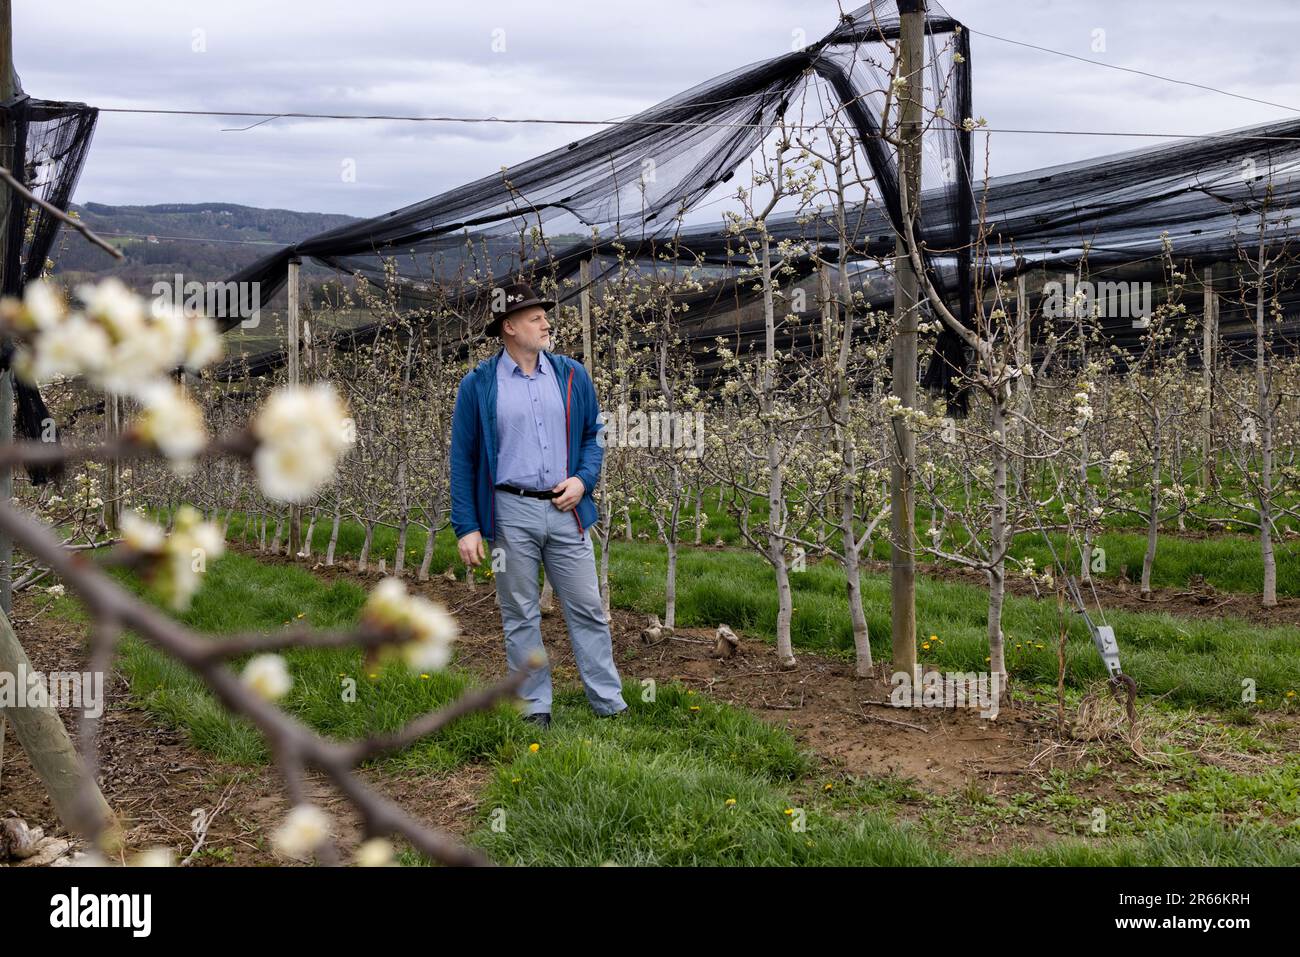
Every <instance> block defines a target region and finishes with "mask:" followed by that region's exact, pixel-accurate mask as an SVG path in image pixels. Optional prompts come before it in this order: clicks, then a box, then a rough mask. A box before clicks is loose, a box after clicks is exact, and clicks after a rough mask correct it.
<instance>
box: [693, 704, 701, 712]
mask: <svg viewBox="0 0 1300 957" xmlns="http://www.w3.org/2000/svg"><path fill="white" fill-rule="evenodd" d="M691 710H692V711H699V710H700V706H699V705H698V704H693V705H691Z"/></svg>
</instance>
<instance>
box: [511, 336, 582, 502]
mask: <svg viewBox="0 0 1300 957" xmlns="http://www.w3.org/2000/svg"><path fill="white" fill-rule="evenodd" d="M561 389H562V385H561V383H559V382H558V381H556V376H555V370H554V369H553V368H551V366H550V363H549V362H548V361H547V359H546V357H545V356H544V355H540V354H539V355H538V357H537V368H536V369H535V370H534V371H533V374H532V375H524V372H523V370H522V369H520V368H519V364H518V363H517V362H515V360H514V359H513V358H511V356H510V353H509V352H507V351H506V350H504V349H503V350H502V351H501V358H500V360H499V361H498V362H497V468H496V480H497V483H498V484H502V483H504V484H507V485H515V486H517V487H519V488H526V489H531V490H540V489H552V488H555V486H557V485H559V484H560V483H561V482H562V481H564V480H565V479H566V478H568V477H569V469H568V462H567V461H566V453H567V444H568V443H567V437H566V434H565V427H564V396H563V395H562V394H561Z"/></svg>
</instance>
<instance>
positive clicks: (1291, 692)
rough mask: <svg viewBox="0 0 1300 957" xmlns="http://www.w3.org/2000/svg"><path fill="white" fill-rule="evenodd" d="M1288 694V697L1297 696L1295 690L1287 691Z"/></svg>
mask: <svg viewBox="0 0 1300 957" xmlns="http://www.w3.org/2000/svg"><path fill="white" fill-rule="evenodd" d="M1286 696H1287V697H1288V698H1294V697H1295V692H1294V691H1288V692H1287V693H1286Z"/></svg>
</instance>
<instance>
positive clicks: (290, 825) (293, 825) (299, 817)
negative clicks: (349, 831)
mask: <svg viewBox="0 0 1300 957" xmlns="http://www.w3.org/2000/svg"><path fill="white" fill-rule="evenodd" d="M329 835H330V819H329V816H328V815H327V814H326V813H325V812H324V811H322V810H321V809H320V808H318V807H316V806H315V805H314V804H299V805H298V806H297V807H295V808H293V810H291V811H290V812H289V813H288V814H287V815H285V818H284V822H283V823H282V824H281V825H280V826H279V827H278V828H276V829H275V832H274V833H273V834H272V835H271V843H272V845H273V846H274V847H275V849H276V850H277V851H278V852H279V853H281V854H284V855H286V856H287V857H295V858H305V857H307V856H308V855H310V854H311V853H312V852H313V851H315V850H316V848H318V847H320V846H321V844H323V843H324V842H325V840H326V839H327V838H328V837H329Z"/></svg>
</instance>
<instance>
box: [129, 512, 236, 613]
mask: <svg viewBox="0 0 1300 957" xmlns="http://www.w3.org/2000/svg"><path fill="white" fill-rule="evenodd" d="M121 529H122V543H123V544H124V545H125V546H126V547H127V548H129V549H131V550H132V551H134V552H137V553H139V554H140V555H143V556H146V557H147V558H149V559H152V562H151V563H150V567H149V570H148V573H149V574H150V575H151V576H152V581H153V584H154V586H155V587H156V588H157V589H158V591H159V593H160V594H161V595H162V597H163V598H165V599H166V600H167V601H168V603H169V604H170V605H171V607H172V608H174V609H175V610H177V611H184V610H185V609H186V608H188V607H189V605H190V599H191V598H193V597H194V593H195V592H196V591H198V590H199V586H200V585H201V584H202V577H203V573H204V572H206V571H207V568H208V562H209V561H215V560H216V559H218V558H220V557H221V556H222V555H223V554H224V553H225V550H226V542H225V538H224V536H223V535H222V533H221V529H220V528H219V527H218V526H217V525H215V524H214V523H212V522H205V521H203V516H202V515H200V514H199V512H198V510H197V509H195V508H193V507H191V506H189V505H182V506H181V507H180V508H179V509H178V510H177V512H176V521H175V523H174V527H173V529H172V534H171V535H170V536H167V535H165V534H164V532H163V530H162V529H161V528H159V527H158V526H157V525H155V524H154V523H153V522H151V521H149V520H148V519H146V518H143V517H141V516H140V515H137V514H136V513H134V512H124V513H123V514H122V519H121Z"/></svg>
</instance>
